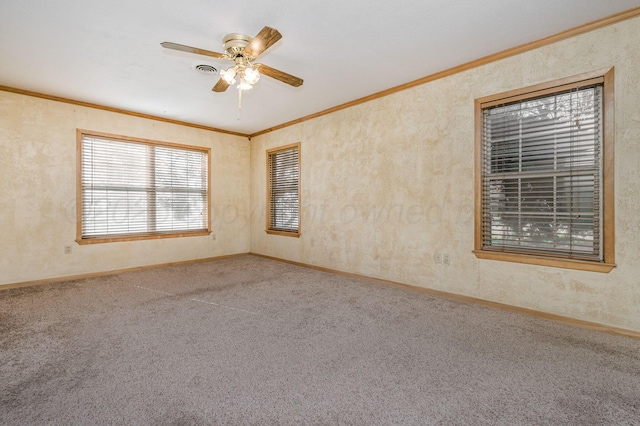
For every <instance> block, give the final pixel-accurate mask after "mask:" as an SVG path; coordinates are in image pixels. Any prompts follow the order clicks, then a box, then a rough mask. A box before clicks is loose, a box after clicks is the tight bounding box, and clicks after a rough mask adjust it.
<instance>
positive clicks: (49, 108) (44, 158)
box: [0, 91, 250, 285]
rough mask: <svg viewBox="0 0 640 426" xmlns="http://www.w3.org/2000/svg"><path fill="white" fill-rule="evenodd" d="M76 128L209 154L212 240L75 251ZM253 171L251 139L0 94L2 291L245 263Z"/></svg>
mask: <svg viewBox="0 0 640 426" xmlns="http://www.w3.org/2000/svg"><path fill="white" fill-rule="evenodd" d="M76 128H80V129H86V130H93V131H98V132H106V133H112V134H119V135H124V136H133V137H139V138H146V139H153V140H159V141H166V142H175V143H182V144H189V145H197V146H204V147H210V148H211V155H212V161H211V164H212V167H211V169H212V170H211V173H212V178H211V180H212V188H211V204H212V213H213V216H212V229H213V233H214V234H216V240H215V241H214V240H213V239H212V238H211V237H210V236H209V237H187V238H169V239H160V240H147V241H137V242H121V243H107V244H92V245H82V246H80V245H78V244H76V243H75V238H76V222H75V214H76V213H75V197H76V195H75V194H76V193H75V191H76ZM249 165H250V163H249V142H248V140H247V139H246V138H242V137H238V136H232V135H225V134H222V133H216V132H211V131H206V130H200V129H195V128H190V127H185V126H179V125H174V124H169V123H164V122H159V121H153V120H147V119H143V118H138V117H133V116H128V115H123V114H117V113H112V112H107V111H102V110H97V109H92V108H85V107H80V106H75V105H70V104H66V103H61V102H54V101H48V100H44V99H38V98H33V97H29V96H23V95H18V94H13V93H8V92H2V91H0V172H1V177H0V232H1V235H0V285H1V284H9V283H17V282H25V281H32V280H40V279H49V278H55V277H64V276H72V275H80V274H87V273H94V272H103V271H111V270H118V269H125V268H131V267H137V266H144V265H154V264H162V263H167V262H176V261H182V260H192V259H201V258H208V257H214V256H220V255H227V254H235V253H246V252H248V251H249V232H250V230H249V226H248V216H249V205H250V204H249V203H250V200H249V175H250V170H249ZM65 245H71V247H72V253H71V254H67V255H65V254H64V246H65Z"/></svg>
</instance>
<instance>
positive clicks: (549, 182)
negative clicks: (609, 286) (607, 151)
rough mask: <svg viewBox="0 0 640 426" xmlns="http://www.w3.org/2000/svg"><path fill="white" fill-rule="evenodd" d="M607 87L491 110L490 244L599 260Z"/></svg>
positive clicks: (487, 159) (487, 129)
mask: <svg viewBox="0 0 640 426" xmlns="http://www.w3.org/2000/svg"><path fill="white" fill-rule="evenodd" d="M601 93H602V86H601V85H598V86H594V87H588V88H584V89H578V90H574V91H571V92H563V93H558V94H553V95H550V96H545V97H542V98H536V99H530V100H524V101H519V102H515V103H512V104H508V105H503V106H498V107H492V108H487V109H485V110H484V111H483V117H484V123H483V150H482V152H483V170H484V177H483V192H482V194H483V201H482V206H483V218H484V219H483V245H484V247H487V248H497V249H501V250H506V251H518V252H521V251H524V252H534V253H555V254H562V255H566V256H568V257H577V258H585V257H587V258H598V259H601V253H600V231H601V226H600V216H601V215H600V198H601V194H600V187H601V184H600V182H601V179H602V176H601V164H600V163H601V158H600V151H601V148H600V147H601V144H602V131H601V121H602V120H601V118H602V112H601V109H602V105H601V103H602V102H601Z"/></svg>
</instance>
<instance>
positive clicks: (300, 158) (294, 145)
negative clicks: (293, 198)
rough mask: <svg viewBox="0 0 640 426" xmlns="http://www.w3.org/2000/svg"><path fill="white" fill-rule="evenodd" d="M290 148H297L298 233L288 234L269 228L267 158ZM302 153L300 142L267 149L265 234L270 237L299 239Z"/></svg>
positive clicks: (267, 165)
mask: <svg viewBox="0 0 640 426" xmlns="http://www.w3.org/2000/svg"><path fill="white" fill-rule="evenodd" d="M291 148H297V149H298V231H297V232H288V231H279V230H273V229H270V228H271V186H270V185H269V156H270V155H271V154H273V153H275V152H279V151H285V150H287V149H291ZM301 165H302V151H301V149H300V142H295V143H291V144H288V145H283V146H279V147H276V148H271V149H268V150H267V151H266V163H265V166H266V177H267V202H266V205H267V218H266V226H265V232H266V233H267V234H270V235H280V236H283V237H293V238H300V235H301V225H302V223H301V222H302V220H301V214H300V213H301V212H300V205H301V202H300V200H301V194H302V185H301V180H302V179H301V178H300V177H301V175H302V167H301Z"/></svg>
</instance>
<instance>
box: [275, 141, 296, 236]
mask: <svg viewBox="0 0 640 426" xmlns="http://www.w3.org/2000/svg"><path fill="white" fill-rule="evenodd" d="M267 188H268V189H267V233H269V234H278V235H288V236H293V237H299V236H300V144H299V143H296V144H292V145H287V146H283V147H280V148H276V149H271V150H268V151H267Z"/></svg>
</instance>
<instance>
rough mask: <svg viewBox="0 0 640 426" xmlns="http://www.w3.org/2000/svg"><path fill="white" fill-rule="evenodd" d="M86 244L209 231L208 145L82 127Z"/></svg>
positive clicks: (81, 219)
mask: <svg viewBox="0 0 640 426" xmlns="http://www.w3.org/2000/svg"><path fill="white" fill-rule="evenodd" d="M78 152H79V155H78V174H79V175H78V200H79V202H78V230H77V232H78V238H77V241H78V242H79V243H81V244H87V243H101V242H111V241H123V240H130V239H144V238H160V237H177V236H187V235H206V234H208V233H209V231H210V220H209V208H208V206H209V149H208V148H201V147H191V146H182V145H175V144H168V143H162V142H154V141H148V140H140V139H134V138H123V137H120V136H113V135H107V134H100V133H87V132H83V131H81V130H78Z"/></svg>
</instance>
